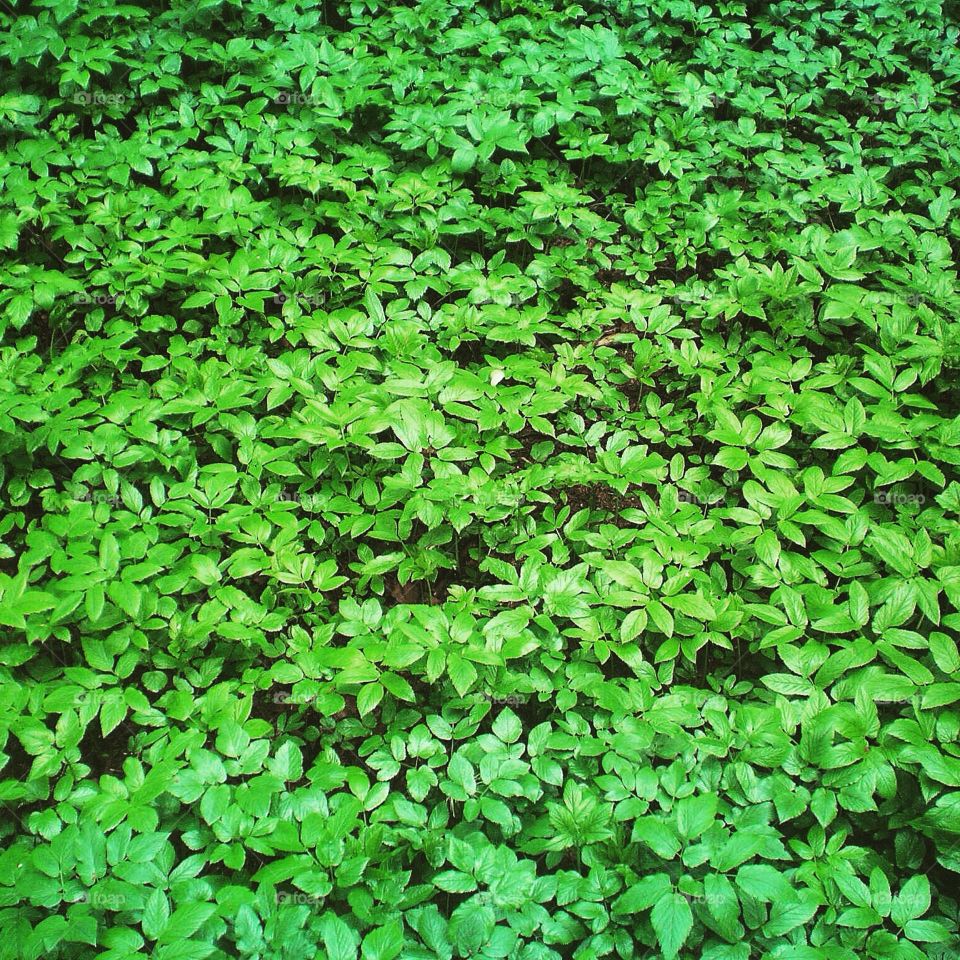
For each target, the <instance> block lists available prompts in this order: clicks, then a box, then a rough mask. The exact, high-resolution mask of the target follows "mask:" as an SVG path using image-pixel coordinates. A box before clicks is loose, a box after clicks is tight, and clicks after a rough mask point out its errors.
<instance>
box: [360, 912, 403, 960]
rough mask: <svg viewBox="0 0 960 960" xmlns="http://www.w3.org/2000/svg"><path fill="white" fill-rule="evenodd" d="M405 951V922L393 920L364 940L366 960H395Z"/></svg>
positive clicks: (371, 932)
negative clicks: (394, 959)
mask: <svg viewBox="0 0 960 960" xmlns="http://www.w3.org/2000/svg"><path fill="white" fill-rule="evenodd" d="M402 949H403V922H402V921H401V920H393V921H391V922H390V923H388V924H386V925H385V926H382V927H377V928H376V929H374V930H371V931H370V932H369V933H368V934H367V935H366V936H365V937H364V938H363V947H362V950H361V953H362V954H363V957H364V960H393V958H394V957H396V956H397V955H398V954H399V953H400V951H401V950H402Z"/></svg>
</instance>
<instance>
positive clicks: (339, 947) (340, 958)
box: [320, 913, 359, 960]
mask: <svg viewBox="0 0 960 960" xmlns="http://www.w3.org/2000/svg"><path fill="white" fill-rule="evenodd" d="M320 931H321V936H322V937H323V947H324V949H325V950H326V951H327V960H356V957H357V944H358V942H359V938H358V937H357V935H356V934H355V933H354V931H353V930H351V929H350V927H349V926H347V924H346V923H345V922H344V921H343V920H341V919H340V917H338V916H337V915H336V914H333V913H327V914H325V915H324V918H323V923H322V924H321V926H320Z"/></svg>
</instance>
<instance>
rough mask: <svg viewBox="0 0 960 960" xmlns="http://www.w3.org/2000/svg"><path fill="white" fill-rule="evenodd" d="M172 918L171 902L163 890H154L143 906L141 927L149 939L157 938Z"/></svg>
mask: <svg viewBox="0 0 960 960" xmlns="http://www.w3.org/2000/svg"><path fill="white" fill-rule="evenodd" d="M169 919H170V904H169V903H168V902H167V898H166V896H164V893H163V891H162V890H154V891H153V892H152V893H151V894H150V896H149V897H147V902H146V903H145V904H144V907H143V915H142V916H141V918H140V929H141V930H142V931H143V935H144V936H145V937H146V938H147V939H148V940H157V939H159V937H160V934H162V933H163V931H164V930H165V929H166V927H167V922H168V921H169Z"/></svg>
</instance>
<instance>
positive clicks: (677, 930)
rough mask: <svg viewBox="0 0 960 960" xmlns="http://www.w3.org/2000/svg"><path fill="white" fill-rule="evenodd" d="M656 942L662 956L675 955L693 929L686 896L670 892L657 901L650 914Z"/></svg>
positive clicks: (669, 956)
mask: <svg viewBox="0 0 960 960" xmlns="http://www.w3.org/2000/svg"><path fill="white" fill-rule="evenodd" d="M650 922H651V923H652V924H653V930H654V933H656V935H657V942H658V943H659V944H660V949H661V950H662V951H663V956H664V957H665V958H667V960H669V958H671V957H675V956H676V955H677V954H678V953H679V952H680V948H681V947H682V946H683V945H684V943H685V942H686V940H687V937H688V936H690V931H691V930H692V929H693V913H692V912H691V910H690V905H689V904H688V903H687V898H686V897H684V896H683V895H682V894H679V893H670V894H667V895H666V896H664V897H661V898H660V900H658V901H657V903H656V905H655V906H654V908H653V911H652V912H651V914H650Z"/></svg>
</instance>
